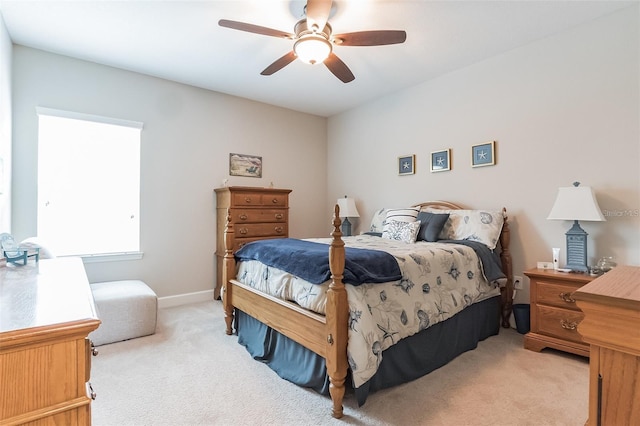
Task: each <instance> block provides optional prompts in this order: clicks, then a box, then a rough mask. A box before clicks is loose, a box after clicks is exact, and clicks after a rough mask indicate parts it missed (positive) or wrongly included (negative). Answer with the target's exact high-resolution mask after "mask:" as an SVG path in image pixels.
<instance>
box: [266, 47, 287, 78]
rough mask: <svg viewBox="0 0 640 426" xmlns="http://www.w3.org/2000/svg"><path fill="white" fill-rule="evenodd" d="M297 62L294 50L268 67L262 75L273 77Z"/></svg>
mask: <svg viewBox="0 0 640 426" xmlns="http://www.w3.org/2000/svg"><path fill="white" fill-rule="evenodd" d="M295 60H296V54H295V53H294V52H293V50H292V51H291V52H289V53H287V54H286V55H284V56H282V57H281V58H279V59H276V60H275V62H273V63H272V64H271V65H269V66H268V67H266V68H265V69H264V71H262V72H261V73H260V75H271V74H273V73H275V72H276V71H280V70H281V69H282V68H284V67H286V66H287V65H289V64H290V63H291V62H293V61H295Z"/></svg>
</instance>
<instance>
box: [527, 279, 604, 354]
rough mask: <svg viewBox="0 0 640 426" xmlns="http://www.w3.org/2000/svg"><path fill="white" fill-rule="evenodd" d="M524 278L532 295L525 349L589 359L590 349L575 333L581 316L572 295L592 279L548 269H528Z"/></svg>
mask: <svg viewBox="0 0 640 426" xmlns="http://www.w3.org/2000/svg"><path fill="white" fill-rule="evenodd" d="M524 274H525V275H526V276H527V277H529V280H530V292H531V296H530V299H531V331H530V332H529V333H527V334H526V335H525V336H524V347H525V349H530V350H532V351H536V352H540V351H541V350H542V349H544V348H553V349H559V350H561V351H565V352H571V353H574V354H577V355H582V356H589V345H588V344H587V343H585V342H584V340H582V336H580V334H579V333H578V330H577V328H578V324H579V323H580V321H582V318H583V317H584V315H583V314H582V312H581V311H580V309H579V308H578V306H577V305H576V301H575V299H574V298H573V292H574V291H576V290H577V289H579V288H580V287H582V286H583V285H585V284H587V283H589V282H590V281H591V280H593V279H594V277H592V276H590V275H588V274H577V273H569V272H559V271H554V270H551V269H529V270H528V271H524Z"/></svg>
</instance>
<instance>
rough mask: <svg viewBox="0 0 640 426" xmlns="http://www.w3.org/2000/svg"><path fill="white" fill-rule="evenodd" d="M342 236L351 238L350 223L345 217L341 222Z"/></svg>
mask: <svg viewBox="0 0 640 426" xmlns="http://www.w3.org/2000/svg"><path fill="white" fill-rule="evenodd" d="M342 235H344V236H345V237H350V236H351V222H349V218H347V217H345V218H344V220H343V221H342Z"/></svg>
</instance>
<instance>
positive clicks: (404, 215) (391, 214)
mask: <svg viewBox="0 0 640 426" xmlns="http://www.w3.org/2000/svg"><path fill="white" fill-rule="evenodd" d="M418 213H420V209H418V208H414V207H410V208H406V209H388V210H387V217H386V221H387V222H388V221H390V220H395V221H398V222H415V221H416V218H417V217H418ZM383 227H384V226H383Z"/></svg>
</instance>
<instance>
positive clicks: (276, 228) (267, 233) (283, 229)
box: [235, 223, 289, 239]
mask: <svg viewBox="0 0 640 426" xmlns="http://www.w3.org/2000/svg"><path fill="white" fill-rule="evenodd" d="M235 232H236V235H235V237H236V239H238V238H253V237H285V236H287V235H289V228H288V226H287V224H286V223H245V224H239V225H236V228H235Z"/></svg>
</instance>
